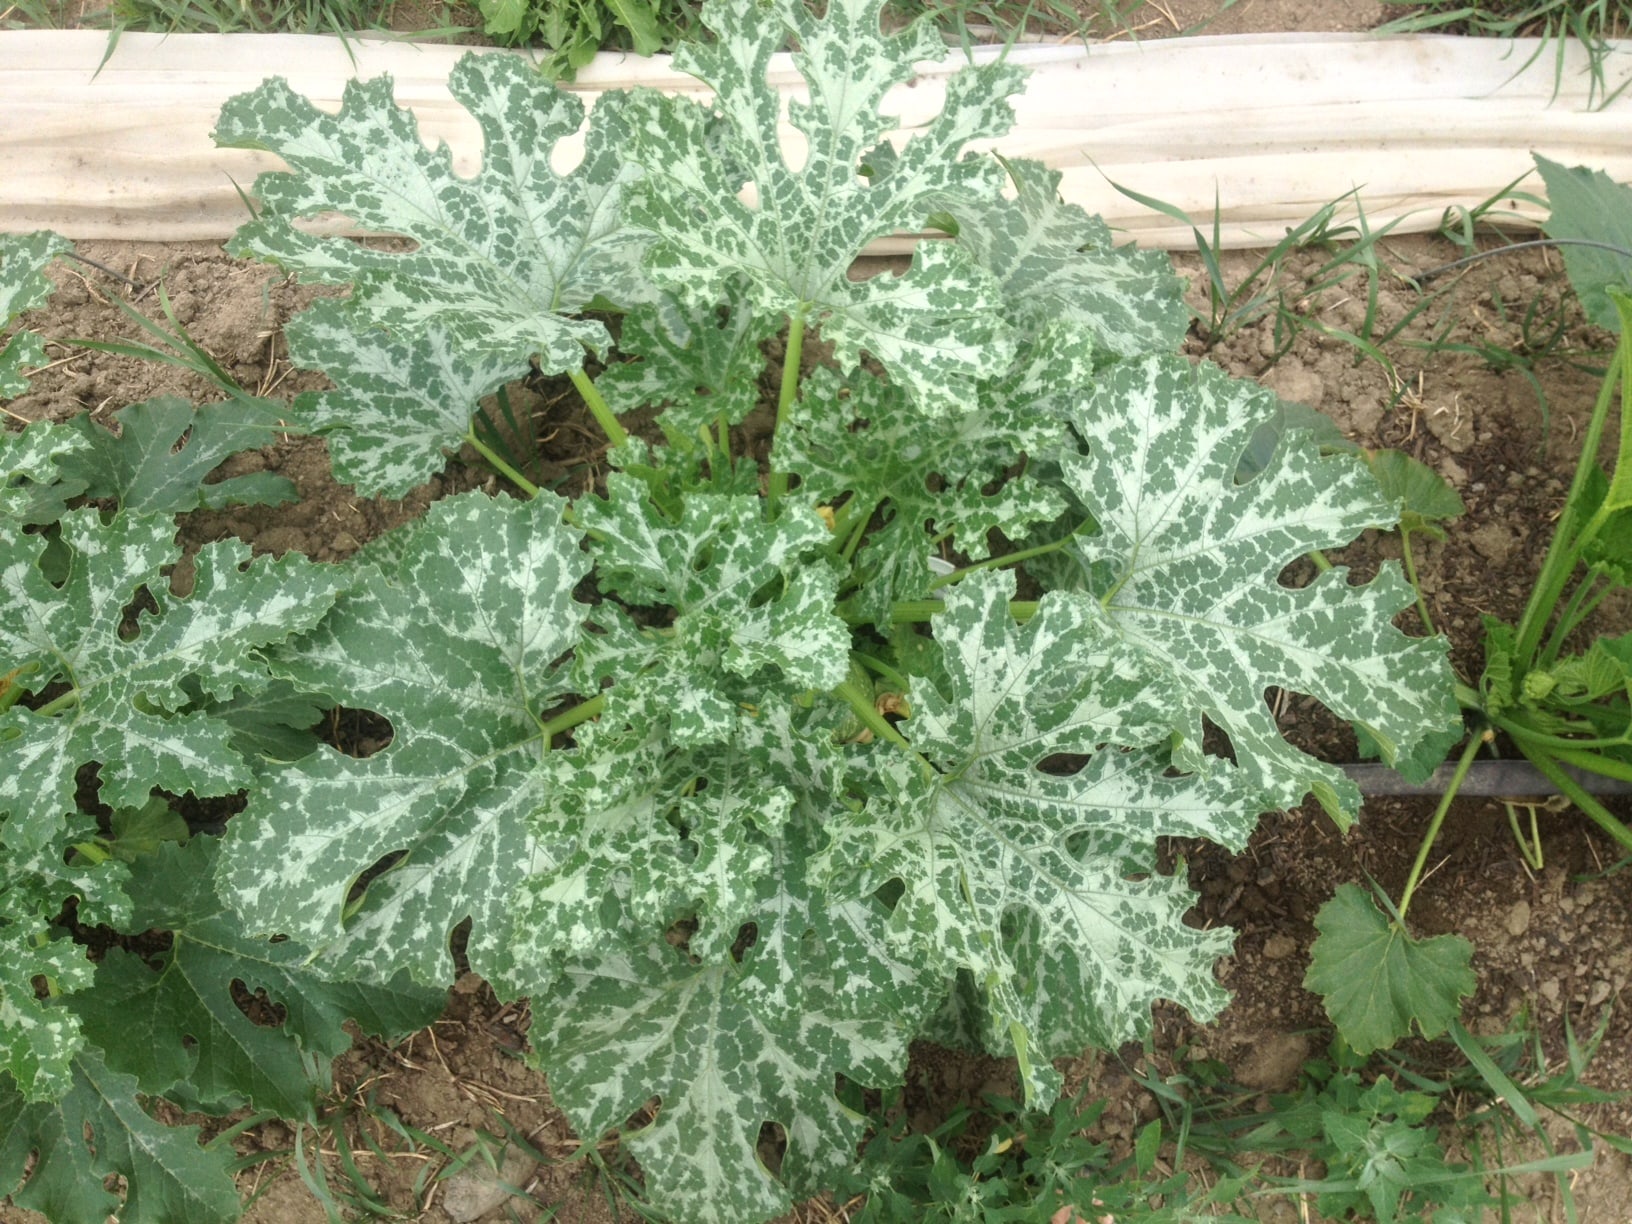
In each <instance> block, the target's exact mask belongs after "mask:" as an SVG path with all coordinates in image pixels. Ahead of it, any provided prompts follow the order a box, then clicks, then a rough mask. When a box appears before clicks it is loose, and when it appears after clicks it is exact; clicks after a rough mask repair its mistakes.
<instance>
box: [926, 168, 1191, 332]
mask: <svg viewBox="0 0 1632 1224" xmlns="http://www.w3.org/2000/svg"><path fill="white" fill-rule="evenodd" d="M1003 165H1004V167H1005V168H1006V169H1007V170H1008V172H1009V177H1010V179H1012V180H1013V182H1014V189H1015V196H1014V198H1013V199H1008V198H1005V197H998V198H995V199H985V200H979V201H975V202H970V203H966V204H961V205H960V204H957V203H953V202H950V201H949V202H948V210H949V211H950V212H951V213H952V214H953V215H954V216H955V217H956V219H957V222H958V244H959V245H960V246H965V247H968V248H969V250H971V251H972V252H973V253H974V255H975V258H976V259H977V260H978V261H979V262H980V265H981V266H982V267H984V268H986V269H987V270H988V271H990V272H991V273H992V274H993V275H994V276H995V277H996V278H997V280H998V283H999V284H1000V285H1001V286H1002V288H1003V298H1004V309H1005V313H1006V314H1007V316H1008V317H1009V319H1010V320H1011V321H1012V322H1013V323H1014V324H1015V325H1016V327H1017V328H1018V329H1020V330H1021V332H1022V334H1035V333H1037V332H1039V331H1042V330H1043V329H1045V328H1046V327H1048V326H1049V325H1050V324H1051V323H1053V322H1056V321H1058V320H1065V321H1068V322H1071V323H1074V324H1076V325H1077V326H1079V327H1081V328H1082V329H1083V330H1084V331H1086V332H1087V333H1088V334H1089V335H1091V336H1092V337H1093V340H1094V344H1095V346H1096V347H1097V348H1098V349H1100V350H1101V351H1103V352H1105V353H1108V354H1113V355H1115V356H1117V357H1135V356H1143V355H1144V354H1146V353H1167V352H1172V351H1174V350H1175V349H1177V348H1178V347H1179V345H1180V344H1181V343H1183V341H1184V336H1185V333H1186V331H1188V330H1189V327H1190V309H1189V307H1187V306H1186V305H1185V304H1184V281H1183V280H1181V279H1180V278H1179V277H1178V276H1176V275H1174V272H1173V265H1172V262H1171V261H1170V260H1169V259H1168V257H1167V255H1166V254H1165V253H1163V252H1161V251H1140V250H1137V249H1135V248H1134V247H1133V246H1132V245H1128V246H1121V247H1118V246H1115V245H1113V244H1112V241H1111V230H1110V227H1109V226H1108V225H1106V224H1105V222H1104V221H1102V220H1100V218H1098V217H1096V216H1093V215H1092V214H1090V213H1087V212H1085V211H1083V209H1081V208H1080V207H1078V206H1077V205H1075V204H1067V203H1066V202H1065V201H1064V200H1062V199H1061V198H1060V190H1059V188H1060V172H1059V171H1058V170H1050V169H1049V168H1048V167H1047V166H1045V165H1044V164H1043V163H1042V162H1036V161H1029V160H1026V159H1024V158H1019V159H1014V160H1009V159H1004V160H1003Z"/></svg>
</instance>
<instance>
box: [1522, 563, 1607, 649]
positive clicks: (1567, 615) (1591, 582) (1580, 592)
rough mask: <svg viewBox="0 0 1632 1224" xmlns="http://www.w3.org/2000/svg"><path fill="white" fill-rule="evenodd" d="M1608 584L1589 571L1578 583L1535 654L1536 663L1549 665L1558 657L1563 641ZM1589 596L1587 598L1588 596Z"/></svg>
mask: <svg viewBox="0 0 1632 1224" xmlns="http://www.w3.org/2000/svg"><path fill="white" fill-rule="evenodd" d="M1609 591H1610V584H1609V583H1607V582H1603V583H1601V582H1600V581H1599V578H1598V575H1597V574H1593V573H1589V574H1588V575H1587V576H1586V577H1585V578H1583V579H1582V580H1581V581H1580V582H1579V583H1577V584H1576V588H1575V590H1574V591H1572V592H1570V602H1569V603H1567V604H1565V605H1564V611H1562V612H1560V613H1559V615H1558V622H1557V623H1556V624H1555V625H1554V626H1553V631H1552V633H1551V634H1550V635H1548V638H1547V644H1546V645H1545V646H1543V647H1542V648H1541V654H1540V655H1539V656H1537V660H1536V661H1537V664H1538V665H1539V666H1541V667H1548V666H1550V665H1551V664H1552V663H1553V661H1554V660H1556V659H1557V658H1558V655H1559V652H1560V651H1561V650H1563V649H1564V641H1565V639H1566V638H1568V637H1569V636H1570V634H1571V633H1572V632H1574V631H1575V628H1576V626H1577V625H1579V624H1580V623H1581V622H1582V621H1584V620H1586V619H1587V617H1589V616H1591V615H1592V613H1593V610H1594V609H1595V608H1597V606H1598V605H1599V603H1601V602H1602V601H1603V598H1604V596H1605V595H1607V594H1609ZM1589 594H1590V596H1591V598H1588V596H1589Z"/></svg>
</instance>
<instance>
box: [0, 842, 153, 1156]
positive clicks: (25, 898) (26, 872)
mask: <svg viewBox="0 0 1632 1224" xmlns="http://www.w3.org/2000/svg"><path fill="white" fill-rule="evenodd" d="M13 827H14V822H12V821H4V822H0V861H3V862H4V864H5V870H4V872H3V873H0V1072H4V1073H6V1074H0V1095H3V1094H4V1093H6V1092H7V1091H8V1080H7V1075H9V1077H10V1081H9V1082H10V1083H12V1084H15V1086H16V1089H17V1091H19V1092H21V1094H22V1096H23V1098H24V1099H25V1100H30V1101H40V1100H50V1099H54V1098H57V1097H60V1096H62V1095H63V1094H64V1093H66V1092H68V1091H69V1089H70V1085H71V1067H70V1063H71V1061H72V1059H73V1057H74V1055H75V1054H76V1053H77V1052H78V1051H79V1049H80V1047H81V1045H82V1044H83V1042H82V1040H81V1037H80V1029H79V1024H78V1021H77V1020H76V1019H75V1017H74V1015H73V1013H72V1012H70V1011H69V1010H68V1009H67V1008H65V1007H64V1006H63V1002H64V998H65V997H66V996H68V995H71V994H72V993H73V992H75V991H77V990H82V989H85V988H87V987H88V986H90V984H91V975H92V972H93V970H92V966H91V962H90V960H89V959H88V958H87V957H86V955H85V949H84V948H83V947H80V946H79V945H78V944H75V943H74V942H73V941H72V940H70V939H69V938H67V933H66V932H64V931H61V930H54V929H53V924H54V923H55V922H56V920H57V916H58V915H59V914H60V913H61V912H62V908H63V905H64V904H65V903H66V902H67V901H68V900H69V899H70V898H75V899H77V903H78V904H77V914H78V916H79V919H80V921H82V922H86V923H95V922H105V923H108V924H110V925H115V926H124V925H125V924H126V923H128V921H129V919H130V900H129V898H128V896H127V894H126V892H125V886H126V881H127V880H128V878H129V872H128V870H127V869H126V867H125V866H124V864H122V863H119V862H115V861H112V860H104V861H102V862H100V863H95V864H93V863H91V862H89V861H88V860H87V859H84V858H82V857H79V856H71V855H70V853H69V850H68V847H69V846H71V845H73V844H74V843H76V842H88V841H90V840H91V839H92V838H93V837H94V836H95V833H96V827H95V822H94V821H92V820H91V819H90V818H89V817H85V816H79V817H75V818H74V819H73V821H71V822H70V823H69V824H68V826H67V827H66V828H64V829H63V830H62V832H61V833H60V834H59V835H58V837H57V838H56V839H55V840H53V841H51V842H49V843H47V844H46V845H44V846H42V847H39V848H32V849H31V848H29V847H28V846H26V845H22V844H19V843H17V842H15V841H13V840H12V839H11V836H10V835H11V832H12V829H13ZM36 977H41V978H44V979H45V980H46V981H48V982H51V983H52V984H54V985H55V987H56V990H57V992H58V994H57V996H56V997H54V998H43V999H42V998H40V997H39V995H38V992H37V991H36V990H35V978H36ZM3 1117H4V1115H3V1114H0V1118H3ZM4 1180H5V1179H4V1177H3V1176H0V1183H3V1182H4Z"/></svg>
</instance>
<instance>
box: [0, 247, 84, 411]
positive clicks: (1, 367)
mask: <svg viewBox="0 0 1632 1224" xmlns="http://www.w3.org/2000/svg"><path fill="white" fill-rule="evenodd" d="M73 249H74V247H73V244H72V243H71V242H69V241H68V240H67V239H66V238H64V237H62V236H61V235H60V234H53V233H51V232H50V231H49V230H38V231H36V232H35V233H32V234H0V331H4V330H6V329H7V328H9V327H10V326H11V321H12V320H13V319H15V318H16V317H17V316H18V315H20V314H22V313H23V312H24V311H27V310H33V309H34V308H35V307H36V306H43V305H45V302H46V299H47V298H49V297H50V296H51V282H50V281H49V280H47V279H46V277H45V266H46V265H47V264H49V263H50V262H51V261H52V260H53V259H55V258H56V257H57V256H58V255H61V254H63V253H64V252H66V251H71V250H73ZM44 364H45V348H44V346H43V345H41V343H40V338H39V337H38V336H36V335H35V334H34V333H33V332H31V331H18V332H16V333H14V334H13V335H12V336H11V337H10V338H9V339H6V340H5V341H4V342H3V343H0V399H11V398H13V397H14V396H18V395H21V394H22V393H23V392H24V391H27V390H28V379H26V378H24V377H23V370H24V369H25V368H27V367H29V366H39V365H44Z"/></svg>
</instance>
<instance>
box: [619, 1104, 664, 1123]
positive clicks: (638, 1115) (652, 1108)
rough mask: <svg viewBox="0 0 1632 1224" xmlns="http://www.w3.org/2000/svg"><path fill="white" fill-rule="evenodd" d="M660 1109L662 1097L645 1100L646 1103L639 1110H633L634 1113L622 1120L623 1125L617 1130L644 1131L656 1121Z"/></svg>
mask: <svg viewBox="0 0 1632 1224" xmlns="http://www.w3.org/2000/svg"><path fill="white" fill-rule="evenodd" d="M662 1108H663V1098H662V1097H659V1096H654V1097H648V1098H647V1099H646V1103H645V1104H644V1105H642V1106H641V1107H640V1108H639V1109H637V1110H635V1112H634V1113H632V1114H630V1115H629V1116H628V1117H627V1118H625V1119H624V1120H623V1125H622V1126H620V1127H619V1128H618V1129H619V1130H622V1131H639V1130H645V1129H646V1128H647V1127H648V1126H650V1125H651V1124H652V1122H653V1121H654V1120H656V1118H657V1115H658V1112H659V1111H660V1110H661V1109H662Z"/></svg>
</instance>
